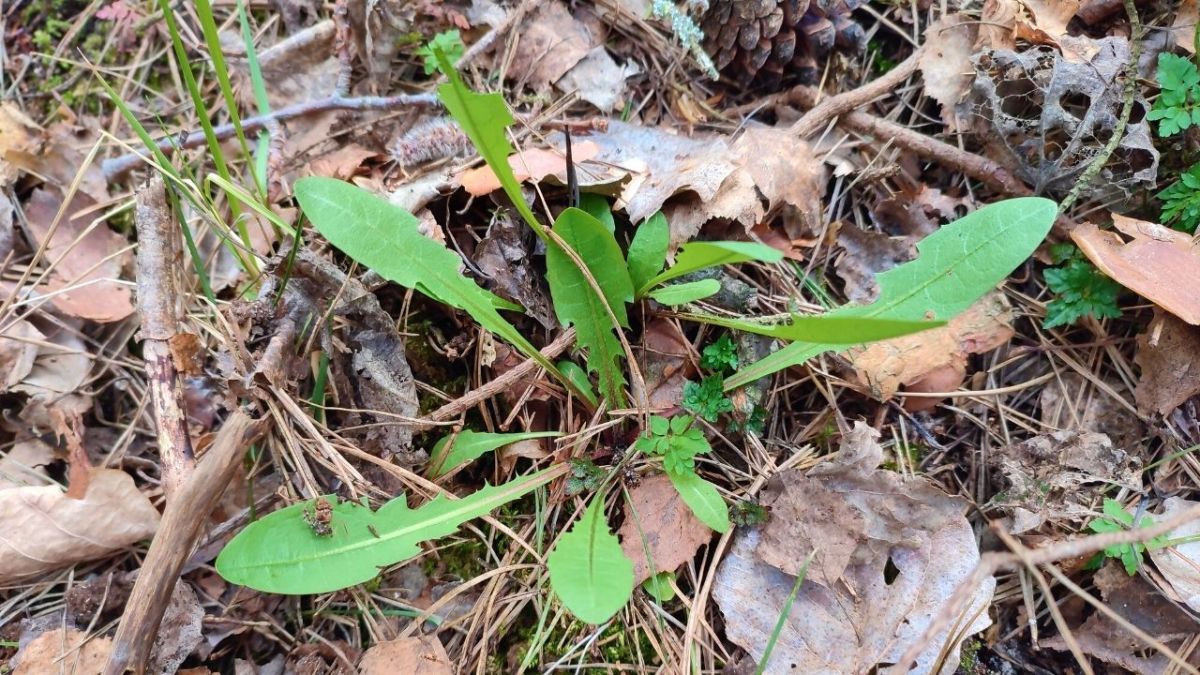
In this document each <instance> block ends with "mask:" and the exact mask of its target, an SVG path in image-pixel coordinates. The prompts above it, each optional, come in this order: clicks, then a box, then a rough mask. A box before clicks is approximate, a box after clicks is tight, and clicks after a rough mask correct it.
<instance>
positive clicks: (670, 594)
mask: <svg viewBox="0 0 1200 675" xmlns="http://www.w3.org/2000/svg"><path fill="white" fill-rule="evenodd" d="M672 581H675V573H674V572H659V573H658V574H655V575H654V576H652V577H650V578H649V579H646V580H645V581H643V582H642V590H643V591H646V593H647V594H648V595H649V596H650V597H652V598H654V599H655V600H657V601H659V602H670V601H671V600H674V599H675V589H674V588H672V587H671V582H672Z"/></svg>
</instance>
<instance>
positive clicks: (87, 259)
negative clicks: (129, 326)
mask: <svg viewBox="0 0 1200 675" xmlns="http://www.w3.org/2000/svg"><path fill="white" fill-rule="evenodd" d="M94 206H95V202H94V201H92V199H91V198H90V197H88V196H87V195H85V194H83V193H81V192H77V193H75V197H74V199H72V200H71V202H70V203H69V204H67V205H66V207H65V209H64V208H63V202H62V199H61V198H60V197H59V196H58V195H57V193H55V192H52V191H49V190H41V189H39V190H34V192H33V194H32V195H30V197H29V200H28V201H27V202H26V204H25V216H26V219H27V221H28V223H29V230H30V234H32V235H33V238H34V241H35V243H37V244H38V245H39V246H42V245H46V253H45V258H44V260H45V261H46V263H47V264H48V265H51V266H52V267H51V276H50V281H49V283H47V284H46V285H45V286H44V287H43V288H44V290H45V291H46V292H55V294H54V297H53V298H52V300H51V301H52V302H53V303H54V306H55V307H57V308H58V309H59V310H61V311H63V312H65V313H67V314H70V315H71V316H76V317H79V318H81V319H88V320H91V321H96V322H98V323H109V322H113V321H120V320H121V319H124V318H125V317H127V316H129V315H130V314H132V313H133V301H132V292H131V291H130V288H129V286H128V285H127V284H124V283H122V282H121V281H120V277H121V270H122V269H123V268H124V267H125V266H126V265H128V264H129V263H130V262H131V259H132V256H131V254H130V252H129V251H128V250H126V249H128V248H129V244H128V242H126V241H125V238H124V237H122V236H121V235H119V234H117V233H116V232H113V231H112V230H110V229H108V226H107V225H105V224H104V223H103V222H101V223H96V224H95V226H94V227H93V223H94V222H95V219H96V218H97V216H98V213H97V212H96V211H95V210H93V207H94ZM60 209H62V211H63V216H62V219H61V222H59V225H58V228H57V229H56V230H55V231H54V236H53V237H50V228H51V226H52V225H53V224H54V219H55V217H56V216H57V214H58V212H59V211H60ZM89 228H90V229H89ZM47 238H49V243H48V244H46V240H47Z"/></svg>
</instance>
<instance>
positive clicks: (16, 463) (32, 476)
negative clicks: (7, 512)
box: [0, 438, 54, 490]
mask: <svg viewBox="0 0 1200 675" xmlns="http://www.w3.org/2000/svg"><path fill="white" fill-rule="evenodd" d="M53 461H54V448H52V447H50V446H49V445H47V444H46V443H44V442H42V441H41V440H38V439H36V438H28V439H25V440H23V441H17V442H16V443H13V445H12V447H11V448H9V449H8V452H6V453H4V456H3V457H0V490H4V489H6V488H15V487H25V486H29V485H34V486H37V485H47V484H49V483H52V482H53V481H51V480H50V476H49V475H47V474H46V469H45V467H46V466H47V465H49V464H50V463H51V462H53Z"/></svg>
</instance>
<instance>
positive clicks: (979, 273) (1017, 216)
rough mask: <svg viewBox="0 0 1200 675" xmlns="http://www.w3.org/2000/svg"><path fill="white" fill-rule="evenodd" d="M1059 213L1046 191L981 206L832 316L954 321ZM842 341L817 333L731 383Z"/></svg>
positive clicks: (736, 376) (729, 381)
mask: <svg viewBox="0 0 1200 675" xmlns="http://www.w3.org/2000/svg"><path fill="white" fill-rule="evenodd" d="M1057 213H1058V209H1057V207H1056V205H1055V204H1054V202H1052V201H1050V200H1049V199H1042V198H1040V197H1021V198H1018V199H1009V200H1005V201H1002V202H998V203H996V204H991V205H989V206H985V207H983V208H981V209H978V210H976V211H975V212H973V213H970V214H968V215H967V216H965V217H963V218H960V219H958V220H956V221H954V222H953V223H949V224H947V225H945V226H943V227H942V228H941V229H939V230H938V231H936V232H934V233H933V234H931V235H929V236H928V237H925V239H924V240H922V241H921V242H920V243H918V244H917V251H918V252H919V257H918V258H917V259H916V260H913V261H911V262H908V263H905V264H903V265H900V266H899V267H895V268H893V269H890V270H888V271H886V272H883V273H882V274H879V275H878V276H877V277H876V279H875V280H876V282H877V283H878V284H879V298H878V299H877V300H875V302H873V303H871V304H869V305H851V306H846V307H841V308H838V309H835V310H833V311H832V312H829V313H828V314H826V315H825V316H826V317H828V318H863V319H890V320H894V321H921V320H922V319H924V318H926V317H927V316H928V315H932V316H934V317H935V318H937V319H939V320H942V321H948V320H950V319H952V318H954V317H955V316H957V315H959V314H961V313H962V312H963V311H965V310H966V309H967V308H968V307H970V306H971V304H972V303H974V302H975V301H976V300H978V299H979V298H981V297H983V294H984V293H987V292H988V291H990V290H992V289H993V288H995V287H996V285H997V284H999V283H1000V282H1001V281H1003V280H1004V278H1005V277H1006V276H1008V275H1009V274H1010V273H1011V272H1012V271H1013V270H1015V269H1016V268H1017V267H1018V266H1019V265H1020V264H1021V263H1022V262H1024V261H1025V260H1026V259H1027V258H1028V257H1029V255H1030V254H1031V253H1033V251H1034V249H1036V248H1037V247H1038V244H1040V243H1041V242H1042V239H1044V238H1045V237H1046V233H1047V232H1049V231H1050V226H1051V225H1052V224H1053V223H1054V218H1055V217H1056V215H1057ZM843 344H844V343H843ZM842 346H843V345H842V344H837V343H833V342H832V341H825V340H812V339H811V338H808V339H806V341H805V342H793V343H792V344H790V345H787V346H785V347H784V348H783V349H780V350H779V351H777V352H775V353H774V354H771V355H770V356H767V357H766V358H764V359H762V360H760V361H757V362H755V363H753V364H751V365H749V366H747V367H745V368H743V369H741V370H740V371H738V372H737V373H734V374H733V375H732V376H730V377H729V378H728V379H726V380H725V388H726V389H732V388H734V387H740V386H742V385H745V384H749V383H750V382H753V381H754V380H757V379H758V378H760V377H764V376H766V375H770V374H771V373H774V372H776V371H779V370H782V369H784V368H787V367H789V366H794V365H799V364H801V363H804V362H805V361H807V360H809V359H810V358H812V357H814V356H816V355H817V354H820V353H821V352H825V351H829V350H831V349H838V348H839V347H842Z"/></svg>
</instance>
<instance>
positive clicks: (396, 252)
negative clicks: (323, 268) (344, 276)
mask: <svg viewBox="0 0 1200 675" xmlns="http://www.w3.org/2000/svg"><path fill="white" fill-rule="evenodd" d="M295 191H296V199H297V200H298V201H299V202H300V208H301V209H303V210H304V214H305V215H306V216H308V219H309V220H311V221H312V224H313V227H315V228H316V229H317V231H318V232H320V233H321V235H322V236H324V237H325V238H326V239H328V240H329V243H331V244H333V245H334V246H336V247H338V248H340V249H341V250H342V251H343V252H345V253H346V255H348V256H350V257H351V258H353V259H354V260H357V261H358V262H359V263H361V264H363V265H366V266H367V267H369V268H371V269H372V270H374V271H375V272H377V273H378V274H379V275H380V276H382V277H383V278H385V279H387V280H389V281H394V282H396V283H398V284H400V285H401V286H404V287H406V288H413V289H416V290H418V291H420V292H422V293H424V294H426V295H428V296H429V297H431V298H433V299H434V300H437V301H438V302H443V303H445V304H447V305H450V306H451V307H457V308H458V309H461V310H463V311H464V312H466V313H467V314H470V315H471V318H473V319H475V320H476V321H478V322H479V324H480V325H481V326H483V327H484V328H486V329H488V330H490V331H491V332H493V333H495V334H496V335H498V336H500V337H501V338H503V339H504V340H507V341H508V342H509V343H510V344H512V345H513V346H514V347H516V348H517V349H519V350H521V353H523V354H525V355H526V356H528V357H529V358H532V359H534V360H535V361H536V362H537V363H538V364H539V365H541V366H542V367H543V368H545V369H546V370H547V372H550V373H552V374H555V375H557V373H558V371H557V370H555V368H554V364H553V363H551V362H550V361H549V360H548V359H546V358H545V357H544V356H542V355H541V354H540V353H539V352H538V350H537V349H536V348H535V347H534V346H533V345H532V344H530V343H529V341H528V340H526V339H525V337H524V336H522V335H521V333H519V332H518V331H517V329H516V327H515V326H513V325H512V324H511V323H509V322H508V321H507V320H505V319H504V317H502V316H500V313H499V312H498V311H496V309H497V307H504V306H506V305H507V304H508V303H506V302H505V301H504V300H503V299H501V298H499V297H498V296H496V295H494V294H492V293H489V292H488V291H486V290H484V289H482V288H480V287H479V286H478V285H477V284H476V283H475V282H474V281H471V280H470V279H468V278H467V277H465V276H463V275H462V273H461V272H459V267H460V265H461V264H462V259H461V258H459V257H458V254H456V253H454V252H453V251H451V250H449V249H447V248H446V247H445V246H442V245H441V244H439V243H437V242H436V241H433V240H432V239H430V238H428V237H426V236H424V235H422V234H421V232H420V231H419V230H418V229H417V225H418V221H417V219H416V217H415V216H413V215H412V214H411V213H409V212H408V211H405V210H404V209H402V208H400V207H398V206H395V205H394V204H391V203H389V202H387V201H386V200H384V199H381V198H379V197H377V196H375V195H373V194H371V193H370V192H367V191H366V190H363V189H362V188H360V187H357V186H355V185H351V184H350V183H346V182H344V181H340V180H336V179H333V178H322V177H316V176H313V177H309V178H301V179H300V180H298V181H296V187H295Z"/></svg>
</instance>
